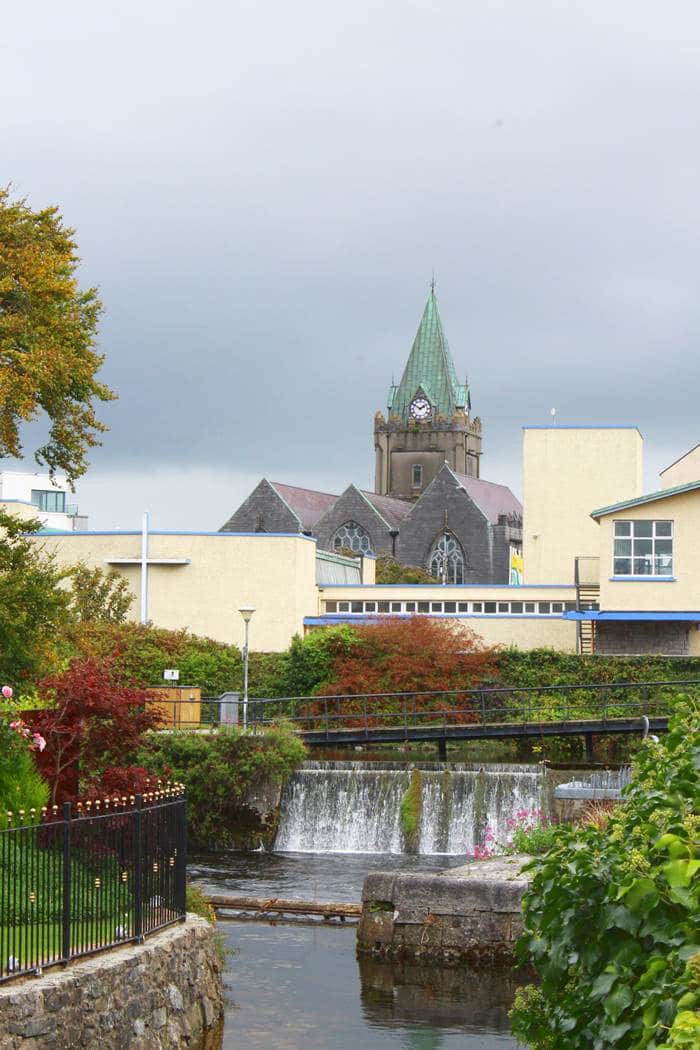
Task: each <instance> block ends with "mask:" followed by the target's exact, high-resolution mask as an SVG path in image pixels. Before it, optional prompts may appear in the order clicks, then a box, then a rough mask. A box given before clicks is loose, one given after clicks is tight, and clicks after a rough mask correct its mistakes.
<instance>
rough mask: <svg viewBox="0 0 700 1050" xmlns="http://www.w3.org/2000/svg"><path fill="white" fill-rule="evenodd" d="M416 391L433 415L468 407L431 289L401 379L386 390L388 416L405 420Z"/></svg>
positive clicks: (443, 414)
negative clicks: (430, 408)
mask: <svg viewBox="0 0 700 1050" xmlns="http://www.w3.org/2000/svg"><path fill="white" fill-rule="evenodd" d="M419 390H422V391H423V392H424V393H425V394H426V396H427V397H428V399H429V400H430V402H431V404H432V407H433V413H434V415H442V416H445V417H446V418H447V419H451V418H452V416H453V415H454V413H455V409H457V408H465V407H468V406H469V388H468V387H467V385H466V384H460V383H458V382H457V373H456V371H455V366H454V361H453V360H452V354H451V353H450V348H449V346H448V343H447V337H446V336H445V332H444V330H443V327H442V321H441V319H440V312H439V310H438V304H437V299H436V298H435V289H434V288H431V290H430V295H429V296H428V301H427V303H426V304H425V310H424V311H423V317H422V318H421V322H420V325H419V326H418V331H417V332H416V338H415V339H414V340H413V347H412V349H411V353H410V355H409V358H408V361H407V363H406V367H405V369H404V372H403V376H402V377H401V382H400V383H399V384H398V386H392V387H390V389H389V398H388V412H389V415H390V416H392V415H396V416H400V417H401V419H402V420H403V421H404V422H408V420H409V413H408V409H409V406H410V404H411V401H412V400H413V398H414V397H415V395H416V393H417V392H418V391H419Z"/></svg>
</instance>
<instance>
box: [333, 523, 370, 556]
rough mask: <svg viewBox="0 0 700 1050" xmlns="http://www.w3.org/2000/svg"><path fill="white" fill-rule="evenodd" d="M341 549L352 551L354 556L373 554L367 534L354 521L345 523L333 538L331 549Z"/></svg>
mask: <svg viewBox="0 0 700 1050" xmlns="http://www.w3.org/2000/svg"><path fill="white" fill-rule="evenodd" d="M343 548H345V549H346V550H351V551H354V552H355V554H373V553H374V552H373V551H372V540H371V539H370V536H369V533H368V532H367V530H366V529H363V528H362V526H361V525H358V524H357V522H356V521H346V522H345V524H344V525H341V526H340V528H339V529H338V531H337V532H336V533H335V535H334V537H333V549H334V550H337V551H339V550H343Z"/></svg>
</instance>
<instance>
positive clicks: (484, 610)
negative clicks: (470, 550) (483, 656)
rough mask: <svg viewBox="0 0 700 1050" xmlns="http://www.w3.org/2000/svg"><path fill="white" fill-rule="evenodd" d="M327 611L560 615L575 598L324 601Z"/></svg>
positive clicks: (570, 608)
mask: <svg viewBox="0 0 700 1050" xmlns="http://www.w3.org/2000/svg"><path fill="white" fill-rule="evenodd" d="M323 605H324V611H325V612H327V613H375V614H377V613H380V614H382V615H383V614H386V613H388V614H390V615H391V613H419V614H420V613H457V614H459V613H476V614H477V615H482V616H494V615H496V616H498V615H501V616H502V615H504V614H505V615H507V616H561V614H562V613H563V612H564V611H566V612H573V610H574V609H575V608H576V602H422V601H408V602H406V601H396V602H392V601H369V602H368V601H346V602H339V601H325V602H324V603H323Z"/></svg>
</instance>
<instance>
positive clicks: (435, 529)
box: [396, 470, 511, 584]
mask: <svg viewBox="0 0 700 1050" xmlns="http://www.w3.org/2000/svg"><path fill="white" fill-rule="evenodd" d="M446 522H447V523H448V527H449V530H450V532H451V533H452V534H453V535H454V536H455V537H456V538H457V539H458V540H459V542H460V544H461V546H462V550H463V551H464V557H465V566H464V582H465V583H483V584H492V583H508V578H509V572H508V554H509V543H510V536H511V533H510V532H508V537H509V540H508V542H506V531H507V530H506V528H505V527H502V526H501V527H499V526H493V525H492V524H491V523H490V522H489V521H488V520H487V518H486V517H485V515H484V513H483V511H481V510H480V509H479V508H478V507H477V506H476V504H475V503H474V501H473V500H472V499H471V498H470V497H469V496H468V495H467V493H466V492H465V490H464V489H463V488H461V487H460V486H458V485H457V484H456V483H455V479H454V476H453V475H452V474H451V473H450V472H449V471H447V470H445V471H442V472H441V473H440V474H438V476H437V477H436V478H435V479H434V480H433V482H432V484H431V485H430V487H429V488H428V489H426V491H425V492H424V493H423V495H422V496H421V498H420V500H419V501H418V502H417V503H416V505H415V506H414V507H413V509H412V510H411V511H410V513H409V514H408V515H407V516H406V518H404V520H403V522H402V523H401V527H400V530H399V536H398V539H397V542H396V557H397V559H398V560H399V561H401V562H403V563H404V564H405V565H421V566H424V567H426V568H427V566H428V558H429V555H430V551H431V548H432V546H433V544H434V543H435V541H436V539H438V538H439V536H440V535H441V534H442V533H443V532H444V530H445V523H446Z"/></svg>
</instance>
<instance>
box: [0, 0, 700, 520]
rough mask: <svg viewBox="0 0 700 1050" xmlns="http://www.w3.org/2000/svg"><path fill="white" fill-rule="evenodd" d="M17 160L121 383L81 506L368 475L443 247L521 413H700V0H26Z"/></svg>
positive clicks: (482, 390) (177, 501) (452, 314)
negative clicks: (65, 229)
mask: <svg viewBox="0 0 700 1050" xmlns="http://www.w3.org/2000/svg"><path fill="white" fill-rule="evenodd" d="M3 35H4V43H3V45H2V49H3V57H2V62H1V63H0V85H1V86H2V96H3V104H2V106H1V107H0V132H1V134H0V149H1V150H2V157H3V163H2V169H3V172H4V174H3V175H2V181H3V182H7V181H12V183H13V184H14V187H15V190H16V192H17V193H18V194H21V195H25V196H27V197H28V198H29V200H30V202H31V203H32V204H33V205H34V206H37V207H39V206H43V205H46V204H50V203H57V204H58V205H59V206H60V208H61V210H62V212H63V214H64V216H65V219H66V221H67V222H68V223H69V224H71V225H73V226H74V227H76V229H77V232H78V240H79V244H80V249H81V254H82V257H83V261H84V263H83V269H82V280H83V282H84V283H85V284H88V283H90V284H93V283H94V284H98V285H99V286H100V290H101V295H102V298H103V300H104V303H105V308H106V310H105V316H104V320H103V323H102V326H101V348H102V350H103V352H104V353H105V354H106V355H107V358H106V362H105V366H104V369H103V377H104V379H105V380H106V381H107V382H109V383H110V384H111V385H112V386H113V388H114V389H115V390H116V391H117V392H118V394H119V400H118V401H117V402H115V403H114V404H112V405H109V406H106V407H105V409H104V411H103V416H104V418H105V420H106V421H107V422H108V423H109V425H110V427H111V430H110V432H109V434H108V435H106V437H105V441H104V445H103V447H102V448H101V449H99V450H97V451H96V452H95V453H94V454H93V457H92V463H93V465H92V468H91V471H90V473H89V474H88V475H87V477H86V478H85V479H83V480H82V481H81V482H80V484H79V487H78V496H79V500H80V504H81V510H83V511H86V512H88V513H89V515H90V519H91V524H92V525H94V526H95V527H102V528H109V527H113V526H118V527H121V528H129V527H134V526H137V525H138V523H139V520H140V514H141V511H142V510H143V509H150V511H151V513H152V520H153V524H154V526H155V527H157V528H173V529H177V528H185V529H215V528H218V527H219V525H220V524H221V523H222V522H223V521H224V520H225V518H226V517H227V516H228V515H229V514H230V512H231V511H232V510H233V509H234V508H235V507H236V506H237V505H238V503H239V502H240V501H241V500H242V498H243V497H244V496H245V495H246V494H247V492H248V491H249V490H250V488H251V487H252V486H253V484H254V483H255V482H256V481H257V479H258V478H259V477H261V476H263V475H266V476H268V477H270V478H271V479H274V480H280V481H287V482H291V483H297V484H305V485H308V486H310V487H319V488H324V489H326V490H329V491H338V492H339V491H341V490H342V489H343V488H344V487H345V486H346V484H347V483H349V482H350V481H351V480H352V481H355V482H357V483H359V484H361V485H362V486H363V487H368V488H369V487H371V486H372V483H373V477H372V469H373V449H372V437H371V424H372V417H373V414H374V412H375V411H376V410H377V409H378V408H383V407H384V406H385V402H386V390H387V386H388V384H389V382H390V380H391V378H392V374H395V375H397V376H398V375H399V374H400V372H401V370H402V367H403V364H404V362H405V359H406V357H407V355H408V352H409V350H410V346H411V342H412V340H413V336H414V334H415V329H416V327H417V325H418V321H419V319H420V315H421V312H422V309H423V306H424V301H425V298H426V295H427V292H428V285H429V281H430V276H431V272H432V270H433V269H434V270H435V272H436V275H437V292H438V299H439V302H440V307H441V311H442V317H443V321H444V324H445V328H446V332H447V335H448V339H449V341H450V345H451V347H452V351H453V354H454V358H455V363H456V366H457V370H458V373H460V374H463V373H465V372H466V373H468V376H469V380H470V384H471V388H472V403H473V409H474V411H475V413H476V414H478V415H480V416H481V417H482V420H483V423H484V457H483V461H482V466H483V475H484V476H485V477H487V478H489V479H491V480H494V481H503V482H506V483H509V484H511V485H512V487H513V488H514V489H515V490H516V491H518V492H519V489H520V427H521V426H522V425H523V424H527V423H544V422H548V420H549V410H550V408H551V407H553V406H556V408H557V410H558V419H559V420H560V421H561V422H562V423H606V424H612V423H620V422H621V423H637V424H638V425H639V427H640V429H641V430H642V433H643V434H644V437H645V457H646V464H647V484H648V485H649V486H656V483H657V479H656V477H655V474H656V473H657V472H658V470H659V469H661V468H662V467H663V466H665V465H667V464H668V463H669V462H670V461H671V460H673V459H675V458H676V457H677V456H678V455H679V454H680V453H682V452H683V451H685V449H686V448H689V447H690V446H691V445H693V444H695V443H696V442H697V441H699V440H700V425H699V424H698V421H697V417H698V412H697V403H698V390H699V383H698V380H699V378H700V365H699V363H698V334H699V332H700V297H699V296H698V249H699V239H698V233H699V220H700V184H699V179H698V174H699V172H700V133H699V132H700V128H699V124H700V7H698V4H697V0H674V2H671V3H668V4H659V3H658V0H617V2H616V3H614V4H611V3H610V2H609V0H605V2H602V0H587V2H585V3H583V2H581V3H579V2H576V0H567V2H563V0H556V2H555V0H552V2H544V0H540V2H535V0H502V2H497V0H491V2H489V0H480V2H479V3H476V2H474V0H416V2H404V3H397V2H394V0H383V2H382V3H368V2H365V0H354V2H353V3H352V4H348V3H347V2H344V3H340V2H338V0H324V2H320V0H319V2H309V0H299V2H290V0H287V2H280V0H268V2H265V0H258V2H256V3H255V2H236V0H227V2H223V0H199V2H197V3H196V4H195V3H184V2H182V0H167V2H165V0H146V2H144V0H140V2H138V3H136V2H134V0H121V2H120V3H119V4H118V5H117V4H112V3H107V2H103V3H98V4H96V3H94V0H91V2H89V3H88V2H83V0H65V2H64V3H62V4H56V3H54V2H51V3H49V2H46V0H38V2H35V3H34V4H32V5H19V4H15V5H12V6H10V7H7V8H6V10H5V11H4V14H3Z"/></svg>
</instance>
